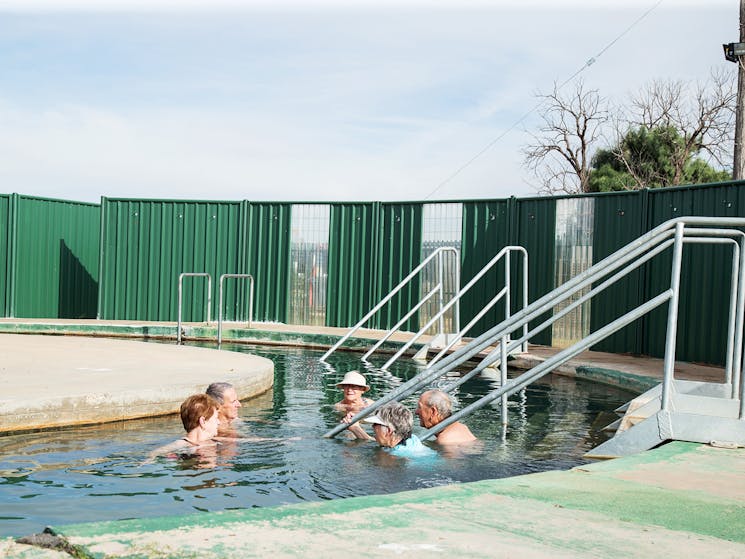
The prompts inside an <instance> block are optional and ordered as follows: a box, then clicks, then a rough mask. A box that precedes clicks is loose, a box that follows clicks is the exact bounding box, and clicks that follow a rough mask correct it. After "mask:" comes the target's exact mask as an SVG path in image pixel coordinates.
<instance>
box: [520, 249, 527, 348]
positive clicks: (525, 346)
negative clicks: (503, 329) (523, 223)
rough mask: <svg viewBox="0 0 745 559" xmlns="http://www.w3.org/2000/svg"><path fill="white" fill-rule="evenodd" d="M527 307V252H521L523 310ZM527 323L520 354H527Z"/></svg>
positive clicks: (524, 326) (524, 328)
mask: <svg viewBox="0 0 745 559" xmlns="http://www.w3.org/2000/svg"><path fill="white" fill-rule="evenodd" d="M527 307H528V253H527V251H525V252H523V308H524V309H525V308H527ZM527 334H528V323H527V322H525V324H523V336H525V341H524V342H523V346H522V348H521V349H522V352H523V353H527V352H528V337H527Z"/></svg>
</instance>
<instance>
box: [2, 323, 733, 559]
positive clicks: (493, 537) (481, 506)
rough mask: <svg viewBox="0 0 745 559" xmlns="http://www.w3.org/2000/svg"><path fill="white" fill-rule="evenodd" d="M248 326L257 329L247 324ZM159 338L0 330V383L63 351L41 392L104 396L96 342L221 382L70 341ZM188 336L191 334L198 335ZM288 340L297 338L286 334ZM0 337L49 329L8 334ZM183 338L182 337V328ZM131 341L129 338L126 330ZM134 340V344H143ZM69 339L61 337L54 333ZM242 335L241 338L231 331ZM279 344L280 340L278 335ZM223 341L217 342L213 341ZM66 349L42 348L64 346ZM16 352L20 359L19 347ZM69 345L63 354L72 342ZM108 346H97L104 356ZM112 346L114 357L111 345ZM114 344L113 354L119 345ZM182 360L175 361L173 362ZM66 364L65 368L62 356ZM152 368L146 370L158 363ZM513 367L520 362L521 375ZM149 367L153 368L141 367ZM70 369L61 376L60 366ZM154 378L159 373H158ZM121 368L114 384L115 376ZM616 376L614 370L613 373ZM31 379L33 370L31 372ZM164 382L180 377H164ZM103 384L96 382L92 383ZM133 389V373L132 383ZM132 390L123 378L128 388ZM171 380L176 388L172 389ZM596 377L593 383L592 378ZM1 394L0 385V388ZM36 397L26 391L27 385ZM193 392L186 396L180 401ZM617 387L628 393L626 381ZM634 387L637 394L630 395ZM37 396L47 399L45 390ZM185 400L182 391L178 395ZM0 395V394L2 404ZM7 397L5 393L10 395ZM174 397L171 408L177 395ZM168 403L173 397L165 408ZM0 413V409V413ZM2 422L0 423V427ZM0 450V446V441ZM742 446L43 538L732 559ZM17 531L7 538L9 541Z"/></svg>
mask: <svg viewBox="0 0 745 559" xmlns="http://www.w3.org/2000/svg"><path fill="white" fill-rule="evenodd" d="M257 327H258V325H257ZM159 328H162V329H163V332H164V335H163V336H162V337H165V338H167V337H168V335H167V332H170V333H171V335H175V325H173V324H163V325H153V324H149V323H145V324H143V323H139V324H132V323H108V322H101V321H27V320H24V321H18V320H9V319H3V320H0V343H2V342H3V341H5V342H7V344H6V345H5V346H2V347H0V355H3V359H2V362H1V363H0V374H2V376H0V379H2V380H3V381H4V380H6V377H5V373H6V369H8V368H9V359H12V358H16V357H17V355H16V354H19V353H28V354H29V356H27V359H30V360H34V359H37V358H38V359H39V361H41V357H42V354H43V353H44V352H46V351H47V350H46V349H43V347H47V346H48V349H49V353H48V356H47V360H48V361H49V360H50V356H51V357H54V359H52V361H57V362H59V365H60V366H61V365H62V364H63V363H64V362H65V360H66V358H65V357H63V355H64V354H65V353H66V352H69V353H70V355H72V356H73V357H74V359H73V360H72V361H70V363H73V364H74V363H78V365H77V366H76V367H77V369H76V370H77V372H74V374H72V373H71V370H72V369H70V367H69V366H68V368H67V369H63V370H64V371H66V373H60V374H58V375H54V376H53V375H52V374H51V370H50V369H45V368H38V369H34V370H35V371H37V373H38V372H39V371H41V372H42V373H43V375H42V376H43V377H45V378H46V379H48V382H49V384H50V386H52V385H53V386H58V387H64V386H65V385H66V384H70V383H73V380H72V376H74V375H80V376H81V377H82V378H83V382H81V383H80V386H83V387H88V388H90V386H91V381H92V380H93V381H95V386H97V389H98V390H102V391H104V390H110V391H113V388H107V387H106V386H104V385H108V384H109V382H110V380H109V379H110V377H109V376H106V375H105V373H106V371H91V370H87V369H86V367H88V368H90V369H95V368H97V367H93V366H89V365H80V362H79V359H80V358H81V357H82V356H83V355H84V354H85V348H86V347H89V346H90V347H93V346H94V345H96V344H97V343H98V342H102V343H106V344H108V343H114V344H125V345H121V346H118V348H121V349H123V354H122V353H119V352H118V351H117V352H114V351H113V346H110V347H111V349H109V350H106V351H102V352H101V354H100V355H101V358H102V359H105V360H106V361H107V362H108V363H109V364H108V365H106V366H105V367H109V368H110V367H111V363H112V361H119V360H124V361H126V360H127V359H128V358H129V357H130V350H132V349H133V347H134V346H143V347H148V348H155V349H153V351H161V350H163V351H165V352H167V353H170V352H172V351H174V350H175V351H176V352H182V351H183V350H191V349H193V350H198V351H200V352H201V353H202V354H203V355H205V356H207V355H209V356H210V357H209V358H206V359H207V361H205V362H202V363H201V365H199V367H197V368H198V369H199V370H200V371H201V376H200V378H199V382H200V383H201V384H199V386H200V387H202V389H203V385H204V379H203V378H202V377H203V374H204V373H203V371H204V370H205V367H207V368H208V370H214V371H215V374H216V375H218V376H219V374H222V373H224V374H228V373H229V372H230V371H229V369H218V368H217V362H216V361H215V360H214V359H213V357H212V356H214V354H220V355H221V356H222V355H226V356H227V355H245V354H237V353H233V352H215V351H211V350H204V349H201V348H189V347H175V346H173V345H165V344H142V343H137V342H126V341H122V340H104V339H95V338H94V339H91V338H82V337H80V336H81V335H85V336H91V335H93V336H95V335H99V336H100V335H124V336H132V337H161V336H160V334H158V333H157V332H158V329H159ZM194 328H203V327H202V326H200V325H197V326H194ZM261 328H262V330H256V334H253V333H252V335H255V336H256V337H265V338H267V343H283V341H286V340H288V339H289V340H295V342H296V343H295V344H294V345H308V346H310V347H323V345H324V344H323V343H322V342H321V341H320V340H321V337H324V338H328V339H334V338H336V337H337V336H338V335H339V334H338V330H339V329H315V330H318V331H320V333H319V332H318V331H316V332H313V331H309V332H305V331H304V329H298V328H296V327H285V326H284V325H271V326H270V327H267V328H266V329H265V325H261ZM297 330H301V331H300V332H298V331H297ZM3 332H16V333H18V332H23V333H26V334H34V333H39V332H46V333H53V334H57V336H45V337H44V338H43V339H41V340H39V339H36V338H37V336H35V335H25V336H15V335H13V336H11V335H10V334H7V333H3ZM192 332H193V331H192ZM138 333H139V334H138ZM143 333H145V335H144V336H143ZM64 334H70V335H67V336H66V335H64ZM230 335H232V336H233V337H236V338H238V337H243V336H245V333H244V332H243V331H238V332H231V334H230ZM280 338H281V339H280ZM224 339H229V337H228V336H226V337H225V338H224ZM68 342H74V343H70V345H67V346H66V349H62V348H60V347H58V348H57V349H55V344H56V343H62V344H67V343H68ZM25 343H27V344H28V345H27V346H25V348H26V350H27V351H23V352H22V351H21V350H22V348H23V347H24V346H23V344H25ZM76 344H77V345H76ZM107 347H109V346H107ZM118 348H117V349H118ZM125 348H126V349H125ZM530 349H531V351H530V352H529V354H528V355H524V356H521V358H522V359H525V360H528V361H529V360H540V359H542V358H545V357H546V356H548V355H550V354H551V353H552V352H553V351H556V350H553V349H551V348H540V347H535V346H531V348H530ZM184 355H187V354H186V353H184ZM71 359H72V358H71ZM159 362H160V361H159ZM527 364H529V363H526V364H525V365H526V366H527ZM152 365H155V363H153V364H152ZM74 368H75V367H73V369H74ZM147 370H149V371H150V374H149V375H147V374H146V375H145V376H144V379H145V381H146V382H153V381H154V380H155V381H158V382H161V383H162V384H163V385H168V378H169V377H167V376H161V375H160V373H158V375H157V378H156V376H155V375H154V374H153V373H152V370H153V369H152V368H148V369H147ZM158 370H160V367H158ZM661 370H662V369H661V360H659V359H648V358H642V359H639V358H634V357H630V356H623V355H613V354H600V353H596V352H588V353H585V354H582V355H580V356H579V357H578V358H577V359H576V360H573V363H572V364H571V365H569V366H568V368H567V369H566V370H565V371H563V373H564V374H570V375H576V376H580V377H581V376H587V377H588V378H593V375H596V376H597V375H599V376H600V377H601V381H602V377H604V378H606V380H609V379H610V377H613V376H616V377H625V378H627V379H632V380H634V379H635V380H634V382H639V383H641V384H642V385H643V384H644V383H647V384H650V383H651V384H655V383H657V382H658V377H659V373H660V372H661ZM125 371H126V370H124V369H123V370H121V371H119V375H120V376H125V377H128V376H130V374H129V373H127V372H125ZM614 371H615V372H619V371H620V372H621V374H620V375H619V374H615V375H614V374H613V373H614ZM40 374H41V373H40ZM174 374H175V375H176V376H175V377H172V378H177V379H182V377H181V376H180V375H179V371H178V369H177V370H176V371H175V372H174ZM676 374H678V375H679V376H680V378H689V379H701V380H714V381H716V380H720V379H721V375H722V374H723V373H722V370H721V369H717V368H714V367H703V366H699V365H693V364H678V366H676ZM101 375H103V376H101ZM140 379H141V380H142V377H140ZM131 380H133V381H134V377H132V379H131ZM182 380H183V379H182ZM594 380H597V378H594ZM33 382H39V383H41V382H42V381H41V380H36V381H35V380H34V379H33V378H32V375H31V369H29V370H28V372H27V373H26V374H25V375H20V376H17V377H16V378H15V381H14V384H15V383H18V384H19V387H20V388H19V390H21V389H27V388H28V386H29V385H30V384H32V383H33ZM6 386H9V385H8V384H7V383H5V382H3V389H5V388H6ZM37 388H38V387H37ZM194 388H196V385H192V386H191V387H189V390H192V391H194V390H193V389H194ZM629 388H630V389H633V387H632V386H631V385H629ZM641 388H643V387H642V386H641V385H640V386H639V387H638V389H641ZM49 390H50V392H51V393H53V390H52V389H51V388H49ZM189 393H191V392H189ZM6 396H7V394H2V398H3V401H4V399H5V398H6ZM16 396H17V397H19V395H18V394H16ZM182 399H183V398H182ZM179 403H180V400H179ZM1 416H2V413H0V417H1ZM2 421H3V420H0V423H1V422H2ZM0 441H1V439H0ZM743 479H745V450H744V449H726V448H713V447H710V446H707V445H697V444H691V443H680V442H675V443H670V444H667V445H664V446H662V447H660V448H658V449H655V450H652V451H648V452H645V453H642V454H639V455H636V456H631V457H627V458H620V459H616V460H612V461H608V462H598V463H593V464H589V465H584V466H580V467H577V468H574V469H572V470H569V471H552V472H544V473H539V474H532V475H527V476H518V477H514V478H505V479H498V480H485V481H481V482H475V483H467V484H457V485H450V486H444V487H436V488H432V489H421V490H417V491H411V492H404V493H398V494H393V495H383V496H370V497H357V498H350V499H343V500H334V501H326V502H321V503H308V504H302V505H293V506H287V507H276V508H266V509H247V510H235V511H224V512H215V513H203V514H196V515H189V516H183V517H178V518H149V519H138V520H126V521H119V522H102V523H92V524H81V525H75V526H55V527H52V529H53V530H54V531H55V532H56V533H57V534H59V535H60V536H62V537H63V538H64V539H65V540H66V541H67V542H68V543H69V544H71V545H74V546H77V548H78V549H77V550H78V552H79V554H80V556H81V557H96V558H99V557H100V558H104V557H107V558H108V557H111V558H113V557H132V558H133V557H174V558H179V557H184V558H187V557H189V558H191V557H197V556H198V557H207V558H210V557H264V556H275V557H290V556H317V555H323V556H326V557H329V558H335V557H342V556H344V557H346V556H348V555H349V554H350V553H354V555H357V556H360V557H420V556H422V555H424V554H431V555H443V556H452V555H455V554H459V555H461V556H464V557H610V556H616V555H618V556H625V557H649V556H652V555H662V556H667V555H673V554H675V555H676V556H703V555H711V556H715V557H744V556H745V482H743V481H742V480H743ZM22 535H27V534H19V536H22ZM0 555H2V556H5V557H8V558H13V559H21V558H27V557H34V558H46V557H50V558H52V557H57V558H62V557H70V555H68V554H66V553H63V552H59V551H51V550H43V549H40V548H35V547H30V546H26V545H21V544H15V543H12V542H11V541H10V540H7V539H6V540H1V539H0Z"/></svg>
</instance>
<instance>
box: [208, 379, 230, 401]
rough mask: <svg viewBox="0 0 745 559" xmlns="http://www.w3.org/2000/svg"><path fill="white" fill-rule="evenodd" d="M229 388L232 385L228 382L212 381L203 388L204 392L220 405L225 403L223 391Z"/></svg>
mask: <svg viewBox="0 0 745 559" xmlns="http://www.w3.org/2000/svg"><path fill="white" fill-rule="evenodd" d="M231 388H233V385H232V384H230V383H229V382H213V383H212V384H210V385H209V386H208V387H207V390H205V391H204V393H205V394H209V395H210V396H212V397H213V398H214V399H215V400H217V403H218V404H221V405H222V404H224V403H225V392H227V391H228V390H230V389H231Z"/></svg>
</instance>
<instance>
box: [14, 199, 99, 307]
mask: <svg viewBox="0 0 745 559" xmlns="http://www.w3.org/2000/svg"><path fill="white" fill-rule="evenodd" d="M11 206H12V209H11V212H13V213H14V214H15V215H14V216H13V217H12V222H13V231H12V232H11V239H12V242H13V243H14V245H15V246H14V248H13V249H12V252H13V257H12V268H11V274H13V279H12V281H11V282H10V284H11V289H10V292H11V300H10V309H9V314H10V315H11V316H15V317H19V318H21V317H24V318H49V317H55V318H94V317H95V316H96V300H97V296H98V252H99V247H98V242H97V238H98V231H99V227H100V208H99V206H98V204H85V203H81V202H70V201H65V200H52V199H47V198H33V197H30V196H20V195H16V194H14V195H12V203H11Z"/></svg>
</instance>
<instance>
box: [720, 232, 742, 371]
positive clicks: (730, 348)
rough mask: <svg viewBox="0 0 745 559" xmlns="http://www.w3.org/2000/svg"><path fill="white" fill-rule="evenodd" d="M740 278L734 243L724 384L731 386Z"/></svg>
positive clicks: (738, 259)
mask: <svg viewBox="0 0 745 559" xmlns="http://www.w3.org/2000/svg"><path fill="white" fill-rule="evenodd" d="M739 277H740V244H739V243H737V242H735V246H734V249H733V250H732V273H731V280H730V296H729V297H730V298H729V320H728V322H727V355H726V357H725V364H724V374H725V382H726V383H727V384H729V385H732V370H733V359H734V355H735V329H736V328H735V324H736V321H737V302H738V301H737V293H738V290H739Z"/></svg>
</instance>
